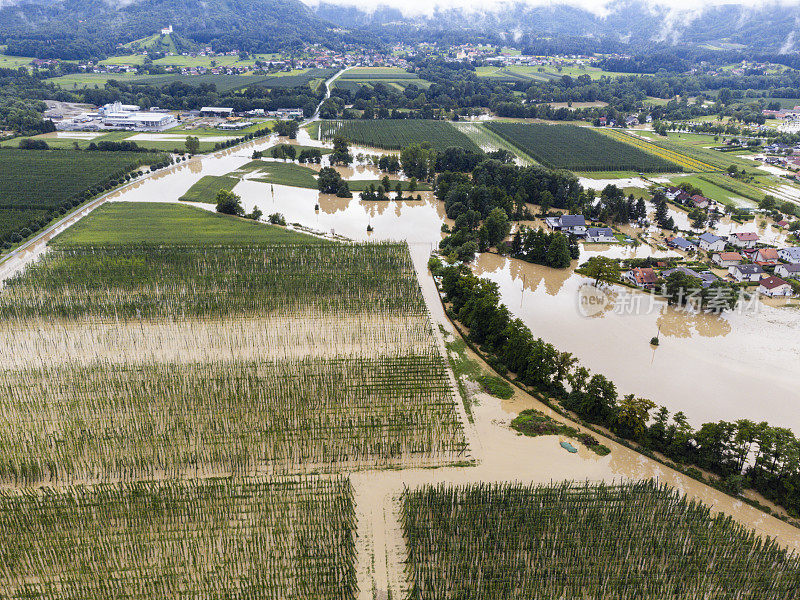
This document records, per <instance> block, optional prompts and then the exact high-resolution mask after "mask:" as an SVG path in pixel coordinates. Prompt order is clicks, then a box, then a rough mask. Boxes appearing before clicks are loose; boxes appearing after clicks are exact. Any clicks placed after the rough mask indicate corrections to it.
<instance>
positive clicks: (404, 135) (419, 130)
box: [320, 119, 480, 152]
mask: <svg viewBox="0 0 800 600" xmlns="http://www.w3.org/2000/svg"><path fill="white" fill-rule="evenodd" d="M336 136H341V137H344V138H345V139H347V140H349V141H350V142H352V143H353V144H356V145H362V146H369V147H372V148H384V149H386V150H402V149H403V148H406V147H408V146H411V145H412V144H422V143H428V144H430V145H431V147H432V148H433V149H434V150H438V151H443V150H446V149H447V148H451V147H459V148H464V149H465V150H471V151H473V152H478V151H480V148H478V146H477V145H476V144H475V142H473V141H472V140H471V139H469V137H467V136H466V135H464V134H463V133H461V132H460V131H458V130H457V129H456V128H455V127H453V126H452V125H451V124H450V123H448V122H446V121H431V120H422V119H377V120H370V121H323V122H322V123H321V125H320V139H322V140H330V139H332V138H334V137H336Z"/></svg>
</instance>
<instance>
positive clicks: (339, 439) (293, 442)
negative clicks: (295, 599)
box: [0, 355, 465, 485]
mask: <svg viewBox="0 0 800 600" xmlns="http://www.w3.org/2000/svg"><path fill="white" fill-rule="evenodd" d="M0 447H2V448H3V453H2V456H0V481H3V482H8V483H13V484H18V485H19V484H28V483H33V482H38V481H58V482H77V481H102V480H105V479H107V478H112V479H123V480H126V479H132V478H157V477H161V476H168V477H179V476H186V475H194V474H199V473H222V474H229V473H232V474H254V473H265V472H277V473H285V472H300V471H307V470H309V469H318V468H323V469H326V470H329V469H331V468H340V467H342V466H347V467H349V468H362V467H374V466H388V465H401V464H429V463H431V462H433V463H442V462H452V461H453V460H458V459H459V457H461V456H462V455H463V453H464V450H465V444H464V438H463V434H462V432H461V429H460V424H459V421H458V416H457V414H456V412H455V408H454V401H453V396H452V393H451V391H450V388H449V385H448V380H447V377H446V372H445V367H444V362H443V359H442V358H441V357H440V356H438V355H427V356H425V355H416V356H414V355H410V356H404V357H397V358H394V357H380V358H375V359H366V358H363V359H362V358H330V359H324V358H306V359H302V360H271V361H265V360H262V361H223V360H220V361H219V362H214V363H189V364H176V363H158V364H139V365H133V366H126V365H116V364H115V365H103V364H100V365H91V366H78V365H75V366H72V365H61V366H58V367H55V368H49V367H42V368H36V369H28V370H23V371H2V372H0Z"/></svg>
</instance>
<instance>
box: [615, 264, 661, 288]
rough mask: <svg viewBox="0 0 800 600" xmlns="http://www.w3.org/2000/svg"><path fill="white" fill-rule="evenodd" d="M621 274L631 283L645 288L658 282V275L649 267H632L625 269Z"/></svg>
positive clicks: (651, 286) (652, 286)
mask: <svg viewBox="0 0 800 600" xmlns="http://www.w3.org/2000/svg"><path fill="white" fill-rule="evenodd" d="M622 276H623V277H624V278H625V279H627V280H628V281H630V282H631V283H632V284H634V285H638V286H639V287H643V288H647V289H652V288H654V287H655V286H656V283H657V282H658V275H656V272H655V271H654V270H653V269H652V268H650V267H634V268H633V269H631V270H630V271H625V273H623V275H622Z"/></svg>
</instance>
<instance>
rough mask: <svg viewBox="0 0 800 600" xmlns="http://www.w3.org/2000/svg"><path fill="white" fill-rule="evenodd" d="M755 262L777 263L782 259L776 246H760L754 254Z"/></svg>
mask: <svg viewBox="0 0 800 600" xmlns="http://www.w3.org/2000/svg"><path fill="white" fill-rule="evenodd" d="M753 262H754V263H757V264H759V265H761V266H764V265H777V264H778V263H779V262H781V260H780V257H779V256H778V251H777V250H776V249H775V248H759V249H758V250H756V253H755V256H753Z"/></svg>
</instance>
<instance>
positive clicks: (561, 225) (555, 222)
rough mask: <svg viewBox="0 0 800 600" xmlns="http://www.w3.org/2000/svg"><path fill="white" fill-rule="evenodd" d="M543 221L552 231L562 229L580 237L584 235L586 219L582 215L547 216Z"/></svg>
mask: <svg viewBox="0 0 800 600" xmlns="http://www.w3.org/2000/svg"><path fill="white" fill-rule="evenodd" d="M545 223H547V225H548V227H550V228H551V229H553V230H554V231H563V232H565V233H570V234H572V235H577V236H581V237H583V236H584V235H586V219H584V218H583V215H560V216H558V217H547V218H545Z"/></svg>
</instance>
